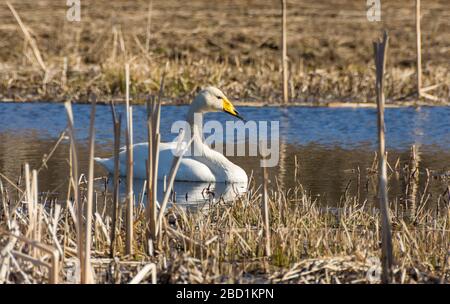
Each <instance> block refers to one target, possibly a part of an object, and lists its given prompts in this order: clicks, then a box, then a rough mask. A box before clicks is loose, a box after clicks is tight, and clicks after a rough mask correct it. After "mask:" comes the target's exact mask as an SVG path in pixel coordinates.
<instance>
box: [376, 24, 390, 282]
mask: <svg viewBox="0 0 450 304" xmlns="http://www.w3.org/2000/svg"><path fill="white" fill-rule="evenodd" d="M388 40H389V38H388V34H387V32H386V31H385V32H384V35H383V41H381V42H374V43H373V47H374V56H375V66H376V93H377V105H378V144H379V171H378V172H379V199H380V211H381V221H382V225H381V229H382V241H381V242H382V268H383V273H382V282H383V283H391V282H392V264H393V255H392V234H391V223H390V219H389V203H388V195H387V167H386V163H387V160H386V150H385V124H384V102H385V98H384V83H383V80H384V70H385V67H386V53H387V47H388Z"/></svg>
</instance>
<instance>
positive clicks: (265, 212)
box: [261, 160, 272, 257]
mask: <svg viewBox="0 0 450 304" xmlns="http://www.w3.org/2000/svg"><path fill="white" fill-rule="evenodd" d="M262 176H263V195H262V208H261V210H262V218H263V221H264V223H263V225H264V240H265V247H264V253H265V255H266V256H268V257H270V256H271V255H272V250H271V246H270V224H269V194H268V190H267V181H268V179H269V175H268V173H267V167H266V166H265V160H264V166H263V167H262Z"/></svg>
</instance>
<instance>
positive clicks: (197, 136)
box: [186, 102, 247, 183]
mask: <svg viewBox="0 0 450 304" xmlns="http://www.w3.org/2000/svg"><path fill="white" fill-rule="evenodd" d="M186 121H187V122H188V123H189V125H190V127H191V136H192V137H193V138H194V140H193V142H192V146H193V150H192V152H193V156H192V158H194V159H196V160H198V161H200V162H202V163H204V164H205V165H206V166H208V167H209V168H210V169H211V171H212V172H213V174H214V176H215V177H216V181H217V182H242V183H244V182H245V183H247V174H246V173H245V171H244V170H243V169H242V168H240V167H239V166H237V165H235V164H233V163H232V162H231V161H229V160H228V159H227V158H226V157H225V156H224V155H223V154H221V153H219V152H217V151H215V150H213V149H211V148H210V147H209V146H208V145H207V144H205V143H204V142H203V135H202V134H203V132H202V129H203V111H202V110H201V109H199V108H198V107H197V106H196V103H195V102H194V103H192V104H191V107H190V108H189V111H188V114H187V117H186Z"/></svg>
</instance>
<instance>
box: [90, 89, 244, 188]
mask: <svg viewBox="0 0 450 304" xmlns="http://www.w3.org/2000/svg"><path fill="white" fill-rule="evenodd" d="M215 111H225V112H227V113H230V114H232V115H233V116H237V117H239V116H238V113H237V111H236V110H235V109H234V107H233V106H232V105H231V103H230V102H229V101H228V99H227V98H226V97H225V95H224V94H223V93H222V92H221V91H220V90H219V89H217V88H214V87H208V88H206V89H205V90H202V91H201V92H200V93H199V94H198V95H197V97H196V98H195V99H194V101H193V102H192V104H191V106H190V108H189V111H188V115H187V119H186V120H187V122H188V123H189V124H190V126H191V136H192V137H193V141H192V146H193V148H194V149H195V151H197V152H198V153H195V154H194V156H185V157H183V158H182V160H181V163H180V167H179V169H178V171H177V175H176V178H175V180H176V181H190V182H230V183H247V180H248V178H247V174H246V173H245V171H244V170H243V169H242V168H240V167H239V166H237V165H235V164H233V163H232V162H231V161H229V160H228V159H227V158H226V157H225V156H224V155H222V154H221V153H219V152H217V151H215V150H213V149H211V148H210V147H209V146H208V145H206V144H205V143H204V142H203V140H202V136H201V132H200V131H199V130H200V129H201V127H200V126H198V125H196V123H195V122H194V115H203V113H205V112H215ZM176 146H177V142H175V141H174V142H169V143H160V145H159V166H158V179H159V180H162V179H164V177H165V176H166V177H167V178H169V174H170V172H169V171H170V169H171V166H172V160H173V157H174V154H175V152H174V150H175V149H176ZM147 156H148V143H139V144H135V145H133V159H134V165H133V171H134V177H135V178H140V179H145V178H147V172H146V161H147ZM95 160H96V161H97V162H98V163H100V164H101V165H102V166H103V167H104V168H105V169H106V170H108V172H110V173H113V172H114V158H95ZM126 161H127V158H126V150H125V148H122V151H121V152H120V153H119V163H120V174H121V175H124V174H125V172H126Z"/></svg>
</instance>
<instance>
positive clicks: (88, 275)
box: [81, 96, 97, 284]
mask: <svg viewBox="0 0 450 304" xmlns="http://www.w3.org/2000/svg"><path fill="white" fill-rule="evenodd" d="M96 102H97V99H96V97H95V96H94V98H93V99H92V109H91V121H90V126H89V160H88V162H89V169H88V170H89V172H88V188H87V204H86V228H85V231H84V232H85V236H84V241H85V244H84V255H83V258H84V262H83V267H84V270H83V271H81V273H82V274H83V276H82V277H81V284H92V283H95V281H94V275H93V272H92V266H91V241H92V234H91V233H92V208H93V198H94V150H95V106H96Z"/></svg>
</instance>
